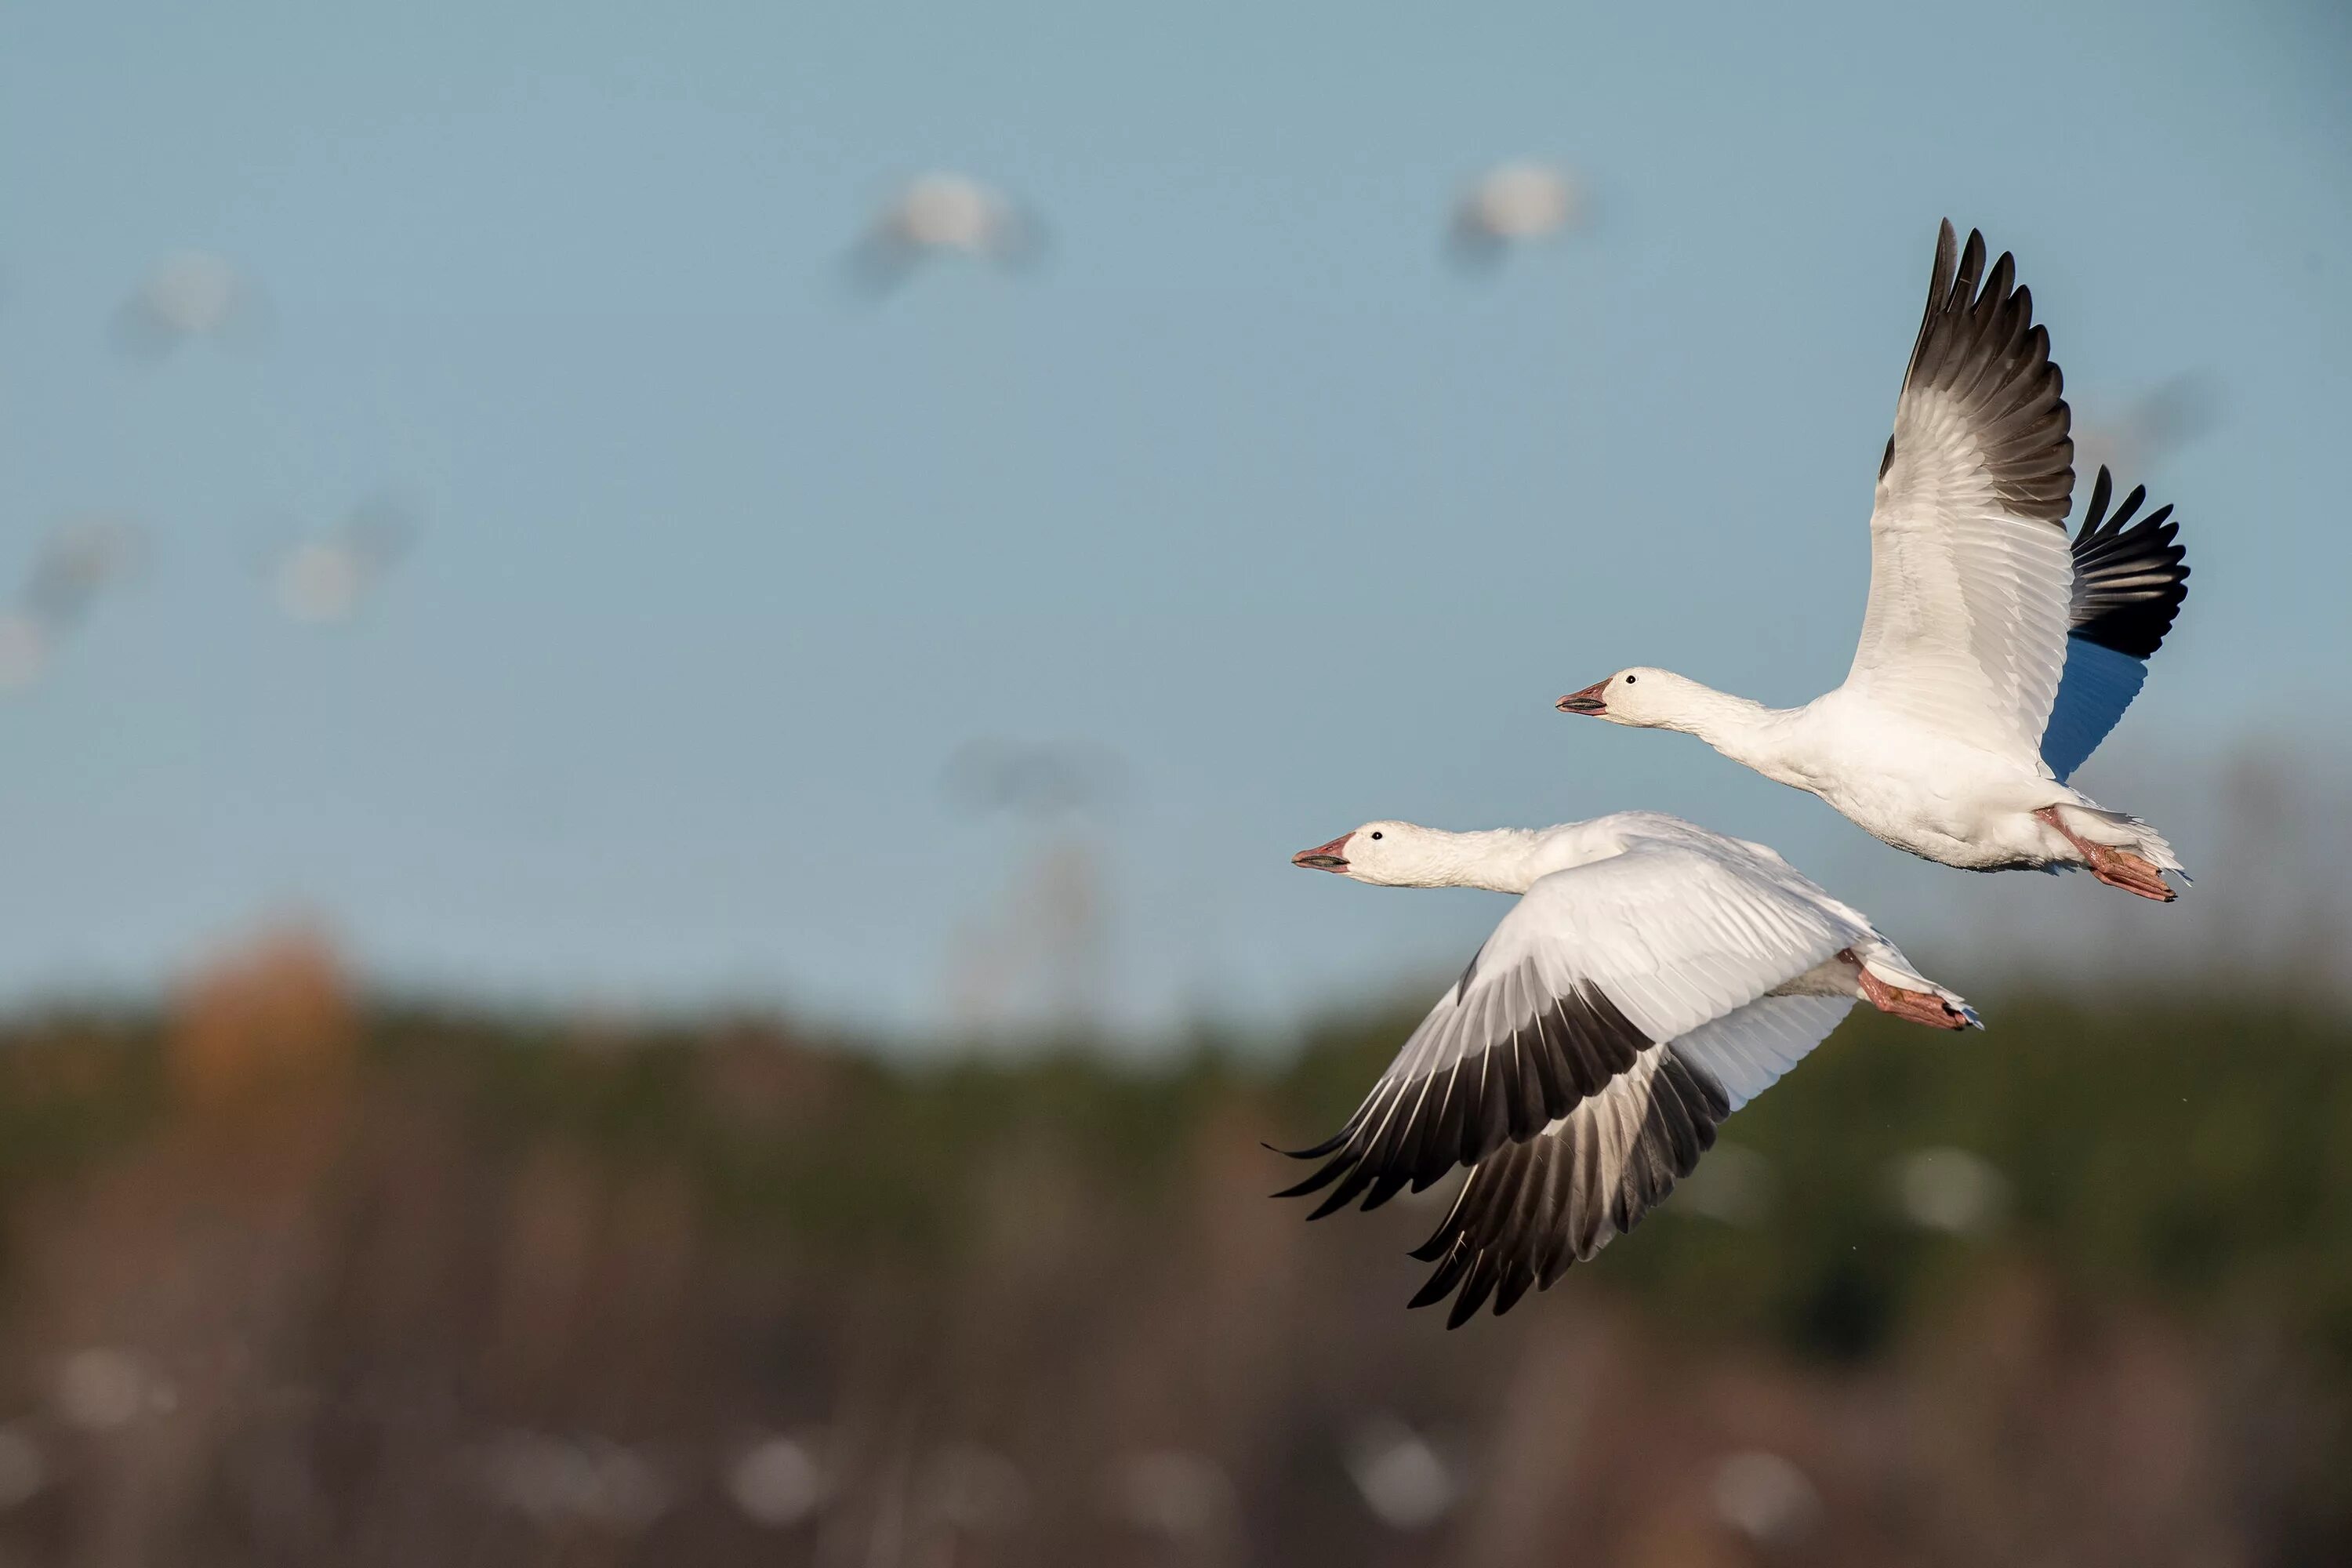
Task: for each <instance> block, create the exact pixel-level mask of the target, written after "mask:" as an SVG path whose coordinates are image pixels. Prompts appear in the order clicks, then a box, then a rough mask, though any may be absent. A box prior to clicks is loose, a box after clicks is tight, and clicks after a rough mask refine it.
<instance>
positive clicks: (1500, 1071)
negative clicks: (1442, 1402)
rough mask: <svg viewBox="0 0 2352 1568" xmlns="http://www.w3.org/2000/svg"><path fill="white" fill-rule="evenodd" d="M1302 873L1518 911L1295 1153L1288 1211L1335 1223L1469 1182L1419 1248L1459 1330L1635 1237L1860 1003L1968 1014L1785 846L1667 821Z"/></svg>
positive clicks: (1340, 851) (1427, 833)
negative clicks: (1501, 902)
mask: <svg viewBox="0 0 2352 1568" xmlns="http://www.w3.org/2000/svg"><path fill="white" fill-rule="evenodd" d="M1291 863H1292V864H1294V865H1297V866H1305V867H1308V868H1313V869H1316V870H1323V871H1336V872H1339V874H1341V875H1342V876H1346V877H1349V878H1352V879H1355V880H1356V881H1359V882H1370V883H1374V884H1378V885H1381V886H1386V887H1392V888H1486V889H1491V890H1492V891H1495V892H1498V893H1517V894H1521V895H1523V896H1522V897H1521V898H1520V900H1519V901H1518V902H1517V904H1516V905H1514V906H1513V907H1512V909H1511V912H1510V913H1508V914H1507V915H1505V916H1504V917H1503V921H1502V923H1501V924H1500V925H1498V926H1496V928H1495V932H1494V934H1493V935H1492V936H1490V937H1488V938H1487V939H1486V945H1485V946H1483V947H1481V948H1480V949H1479V950H1478V953H1477V956H1476V957H1475V958H1473V959H1472V960H1471V961H1470V967H1469V968H1467V969H1465V970H1464V971H1463V972H1462V978H1461V979H1460V980H1459V981H1457V982H1456V983H1455V984H1453V985H1450V986H1448V987H1446V991H1445V994H1444V996H1442V997H1440V998H1439V999H1438V1003H1437V1005H1436V1006H1435V1007H1434V1008H1433V1009H1432V1010H1431V1012H1430V1014H1429V1016H1428V1017H1427V1018H1426V1019H1425V1020H1423V1023H1422V1025H1421V1026H1420V1027H1419V1028H1417V1029H1415V1030H1414V1031H1413V1032H1412V1037H1411V1038H1410V1039H1408V1040H1406V1041H1405V1043H1404V1048H1403V1050H1402V1051H1401V1052H1399V1053H1398V1056H1397V1058H1396V1060H1395V1061H1393V1062H1391V1064H1390V1065H1389V1068H1388V1070H1387V1071H1386V1072H1384V1073H1382V1074H1381V1079H1380V1081H1379V1082H1378V1083H1377V1084H1375V1085H1373V1086H1372V1091H1371V1093H1370V1095H1368V1096H1367V1097H1366V1098H1365V1100H1364V1102H1363V1104H1362V1106H1360V1108H1359V1109H1358V1110H1357V1111H1356V1113H1355V1114H1354V1115H1353V1116H1351V1117H1349V1119H1348V1124H1347V1125H1346V1126H1345V1127H1342V1128H1341V1129H1340V1130H1339V1133H1338V1135H1337V1136H1335V1137H1333V1138H1331V1139H1330V1140H1329V1141H1328V1142H1324V1143H1320V1144H1318V1145H1317V1146H1316V1147H1314V1148H1312V1149H1305V1150H1301V1151H1299V1152H1298V1157H1299V1158H1301V1159H1320V1160H1323V1161H1325V1162H1326V1163H1325V1164H1324V1165H1323V1166H1322V1168H1321V1169H1319V1170H1318V1171H1317V1172H1316V1173H1315V1174H1313V1175H1311V1176H1309V1177H1308V1178H1307V1180H1306V1181H1304V1182H1301V1183H1300V1184H1298V1185H1297V1186H1295V1187H1293V1188H1291V1189H1290V1190H1289V1191H1288V1192H1287V1193H1283V1194H1277V1195H1279V1196H1284V1197H1290V1196H1295V1195H1297V1194H1306V1193H1312V1192H1318V1191H1320V1190H1321V1189H1322V1188H1324V1187H1330V1188H1331V1191H1330V1193H1329V1194H1328V1196H1327V1197H1325V1198H1324V1200H1323V1202H1322V1205H1320V1206H1319V1207H1318V1208H1317V1209H1316V1210H1315V1212H1314V1214H1313V1215H1311V1216H1310V1217H1312V1218H1316V1219H1320V1218H1321V1217H1323V1216H1324V1215H1327V1214H1330V1213H1332V1212H1333V1211H1335V1210H1337V1209H1340V1208H1344V1207H1345V1206H1347V1205H1349V1203H1352V1202H1354V1201H1355V1200H1356V1199H1357V1198H1359V1197H1360V1198H1362V1200H1363V1206H1364V1207H1366V1208H1368V1209H1369V1208H1377V1207H1379V1206H1380V1205H1381V1204H1384V1203H1386V1202H1387V1201H1388V1200H1389V1199H1390V1198H1391V1197H1393V1196H1394V1195H1395V1194H1397V1192H1398V1191H1399V1190H1400V1189H1402V1188H1403V1187H1404V1186H1406V1185H1408V1184H1410V1185H1411V1186H1412V1190H1413V1191H1415V1192H1419V1191H1421V1190H1422V1189H1423V1188H1424V1187H1426V1186H1428V1185H1430V1184H1432V1183H1433V1182H1435V1181H1437V1180H1438V1179H1439V1178H1440V1177H1442V1176H1444V1174H1445V1173H1447V1172H1449V1171H1451V1170H1453V1169H1454V1168H1455V1167H1456V1166H1459V1165H1469V1166H1471V1167H1473V1169H1472V1170H1471V1173H1470V1175H1469V1177H1468V1179H1467V1180H1466V1181H1465V1184H1464V1185H1463V1188H1462V1191H1461V1194H1460V1195H1459V1196H1457V1197H1456V1198H1455V1199H1454V1206H1453V1209H1452V1210H1451V1211H1450V1212H1449V1213H1448V1214H1447V1215H1446V1216H1445V1222H1444V1224H1443V1225H1441V1226H1439V1227H1438V1230H1437V1234H1436V1235H1434V1236H1433V1237H1430V1238H1429V1241H1428V1242H1427V1244H1426V1245H1424V1246H1423V1247H1422V1248H1421V1250H1419V1251H1418V1252H1416V1253H1414V1254H1413V1256H1414V1257H1416V1258H1421V1259H1423V1261H1425V1262H1432V1263H1434V1264H1436V1265H1437V1269H1436V1272H1435V1273H1434V1274H1433V1275H1432V1276H1431V1277H1430V1280H1429V1283H1428V1284H1427V1285H1426V1286H1425V1287H1423V1289H1422V1292H1421V1294H1420V1295H1419V1296H1417V1297H1415V1298H1414V1299H1413V1301H1412V1305H1414V1306H1416V1307H1422V1306H1427V1305H1428V1304H1430V1303H1431V1302H1433V1301H1437V1300H1443V1299H1444V1297H1446V1296H1448V1295H1451V1294H1453V1293H1454V1289H1455V1288H1456V1287H1459V1288H1460V1291H1461V1293H1460V1295H1459V1296H1458V1297H1456V1299H1455V1300H1454V1309H1453V1312H1452V1315H1451V1318H1450V1321H1449V1325H1448V1326H1450V1327H1459V1326H1460V1325H1461V1324H1462V1323H1464V1322H1465V1321H1467V1320H1468V1319H1469V1318H1470V1316H1471V1315H1472V1314H1473V1313H1475V1312H1476V1311H1477V1310H1478V1309H1479V1307H1480V1306H1481V1305H1482V1304H1484V1303H1485V1301H1486V1299H1487V1298H1488V1297H1489V1296H1492V1297H1493V1298H1494V1300H1495V1310H1496V1311H1497V1312H1503V1311H1507V1310H1509V1309H1510V1307H1511V1304H1512V1303H1513V1302H1515V1301H1517V1300H1518V1299H1519V1298H1520V1297H1521V1296H1522V1295H1524V1294H1526V1292H1527V1291H1528V1288H1529V1287H1531V1286H1549V1285H1550V1284H1551V1282H1552V1281H1553V1280H1554V1279H1558V1278H1559V1275H1560V1273H1561V1271H1562V1270H1564V1269H1566V1268H1568V1267H1569V1265H1570V1264H1571V1263H1574V1262H1576V1261H1578V1260H1579V1259H1580V1258H1590V1257H1591V1256H1592V1255H1593V1254H1594V1253H1595V1252H1598V1251H1599V1250H1600V1249H1601V1247H1603V1246H1605V1245H1606V1244H1607V1243H1608V1241H1609V1239H1610V1238H1611V1237H1613V1236H1616V1235H1618V1234H1620V1233H1622V1232H1624V1231H1629V1230H1631V1229H1633V1226H1634V1225H1635V1223H1636V1222H1638V1221H1639V1220H1640V1219H1641V1217H1642V1215H1643V1214H1645V1213H1646V1212H1648V1211H1649V1210H1650V1209H1651V1208H1653V1207H1654V1206H1655V1205H1657V1204H1658V1203H1659V1201H1660V1200H1662V1199H1663V1198H1664V1197H1665V1195H1666V1194H1668V1193H1669V1192H1671V1191H1673V1190H1674V1185H1675V1182H1676V1181H1678V1180H1680V1179H1681V1178H1683V1177H1685V1176H1687V1175H1689V1174H1690V1173H1691V1172H1692V1170H1693V1169H1694V1168H1696V1165H1697V1163H1698V1158H1699V1155H1700V1154H1702V1153H1703V1152H1706V1150H1708V1149H1710V1148H1712V1147H1714V1145H1715V1130H1716V1128H1717V1126H1719V1125H1721V1123H1722V1121H1723V1120H1724V1118H1725V1117H1727V1116H1729V1115H1730V1114H1731V1113H1732V1112H1733V1111H1735V1110H1738V1109H1739V1108H1740V1107H1741V1106H1743V1105H1745V1104H1747V1103H1748V1101H1749V1100H1753V1099H1755V1098H1756V1096H1758V1095H1759V1094H1761V1093H1762V1092H1763V1091H1764V1090H1765V1089H1769V1088H1770V1087H1771V1086H1772V1084H1774V1083H1775V1082H1777V1081H1778V1080H1779V1079H1780V1075H1781V1074H1782V1073H1785V1072H1787V1071H1788V1070H1789V1069H1790V1068H1792V1067H1794V1066H1795V1065H1796V1064H1797V1062H1798V1061H1799V1060H1800V1059H1801V1058H1803V1057H1804V1055H1805V1053H1806V1052H1808V1051H1810V1050H1811V1049H1812V1048H1813V1047H1815V1046H1817V1045H1819V1044H1820V1043H1821V1042H1822V1038H1823V1037H1825V1036H1827V1035H1828V1034H1829V1032H1830V1031H1831V1030H1832V1029H1833V1028H1835V1027H1836V1026H1837V1024H1838V1020H1839V1019H1841V1018H1843V1017H1844V1016H1845V1015H1846V1010H1847V1009H1848V1008H1850V1007H1852V1006H1853V1004H1854V1002H1855V1001H1856V1000H1857V999H1859V1000H1863V1001H1866V1002H1868V1003H1870V1004H1871V1005H1873V1006H1874V1007H1878V1008H1881V1009H1883V1010H1884V1011H1885V1012H1887V1013H1891V1014H1893V1015H1894V1016H1895V1017H1898V1018H1904V1019H1908V1020H1909V1021H1911V1022H1913V1023H1918V1024H1926V1025H1928V1026H1931V1027H1935V1028H1943V1029H1959V1028H1965V1027H1967V1026H1969V1025H1972V1024H1975V1023H1976V1021H1977V1016H1976V1014H1975V1013H1973V1012H1971V1011H1970V1010H1969V1005H1968V1004H1967V1003H1966V1002H1963V1001H1962V1000H1960V998H1959V997H1958V996H1956V995H1954V994H1952V993H1951V992H1949V991H1947V990H1945V989H1944V988H1943V987H1942V986H1940V985H1937V984H1935V983H1934V982H1933V981H1930V980H1927V979H1924V978H1922V977H1921V976H1920V975H1919V974H1917V973H1915V972H1914V971H1913V969H1912V968H1911V965H1910V963H1909V961H1908V960H1906V958H1905V957H1904V956H1903V954H1902V953H1901V952H1898V951H1897V950H1896V948H1895V944H1894V943H1893V942H1888V941H1887V940H1886V939H1885V937H1883V936H1881V935H1879V934H1878V932H1877V931H1876V930H1874V928H1873V927H1872V925H1871V923H1870V921H1868V920H1867V919H1866V918H1864V916H1863V915H1862V913H1861V912H1860V911H1858V910H1853V909H1852V908H1850V907H1848V906H1847V905H1845V904H1842V903H1840V902H1839V901H1838V900H1835V899H1833V898H1832V897H1830V895H1829V894H1828V893H1826V892H1824V891H1822V889H1821V888H1819V887H1817V886H1816V885H1814V884H1813V883H1812V882H1811V881H1809V880H1807V879H1805V878H1803V877H1801V876H1800V875H1799V874H1798V873H1797V872H1796V871H1795V870H1794V869H1792V868H1790V865H1789V863H1788V862H1787V861H1785V860H1783V859H1781V858H1780V856H1778V855H1776V854H1774V853H1773V852H1772V851H1771V850H1769V849H1768V848H1766V847H1764V846H1762V845H1760V844H1750V843H1748V842H1746V841H1745V840H1742V839H1738V838H1727V837H1724V836H1723V835H1722V834H1720V833H1710V832H1708V831H1707V830H1706V828H1704V827H1700V826H1696V825H1695V824H1692V823H1688V822H1685V821H1683V820H1682V819H1681V818H1679V817H1675V816H1664V815H1662V814H1660V813H1657V812H1647V811H1628V812H1620V813H1619V814H1617V815H1616V816H1601V817H1595V818H1594V819H1593V820H1592V821H1591V822H1576V823H1570V824H1568V825H1567V826H1560V827H1547V828H1544V829H1542V830H1540V831H1537V832H1529V831H1526V830H1522V829H1516V828H1504V829H1501V830H1498V831H1496V832H1492V833H1442V832H1439V831H1437V830H1436V829H1433V828H1428V827H1417V826H1413V825H1412V823H1409V822H1368V823H1366V824H1364V826H1361V827H1359V828H1357V829H1356V830H1355V831H1354V832H1353V833H1343V834H1341V835H1340V836H1339V837H1337V838H1334V839H1333V840H1331V842H1329V843H1328V844H1319V845H1318V846H1316V847H1314V848H1312V849H1304V850H1301V851H1299V853H1297V855H1294V856H1292V857H1291ZM1334 1184H1336V1185H1334Z"/></svg>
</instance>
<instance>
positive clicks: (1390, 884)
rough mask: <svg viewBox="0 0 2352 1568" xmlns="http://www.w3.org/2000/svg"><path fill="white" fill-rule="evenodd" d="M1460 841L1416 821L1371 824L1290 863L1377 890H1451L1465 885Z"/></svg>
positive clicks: (1299, 856)
mask: <svg viewBox="0 0 2352 1568" xmlns="http://www.w3.org/2000/svg"><path fill="white" fill-rule="evenodd" d="M1458 837H1459V836H1458V835H1455V834H1451V833H1439V832H1436V831H1434V830H1433V829H1431V828H1427V827H1419V826H1414V825H1413V824H1412V823H1410V822H1387V821H1382V822H1367V823H1366V824H1364V825H1363V826H1361V827H1359V828H1357V829H1355V830H1354V831H1353V832H1350V833H1342V834H1341V835H1339V837H1337V838H1334V839H1332V840H1331V841H1330V842H1329V843H1328V844H1318V845H1317V846H1316V847H1314V848H1312V849H1301V850H1300V851H1299V852H1298V853H1297V854H1296V855H1293V856H1292V857H1291V858H1290V863H1291V864H1292V865H1294V866H1304V867H1306V868H1307V869H1308V870H1311V871H1331V872H1335V873H1337V874H1338V875H1339V876H1342V877H1346V878H1348V879H1350V880H1353V881H1358V882H1369V883H1370V884H1372V885H1373V886H1374V887H1381V888H1433V887H1448V886H1452V885H1453V884H1454V883H1455V882H1457V881H1458V880H1460V877H1461V872H1462V869H1463V868H1462V865H1461V861H1462V858H1463V857H1462V853H1461V849H1460V847H1459V845H1458V843H1457V842H1456V840H1457V838H1458Z"/></svg>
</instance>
